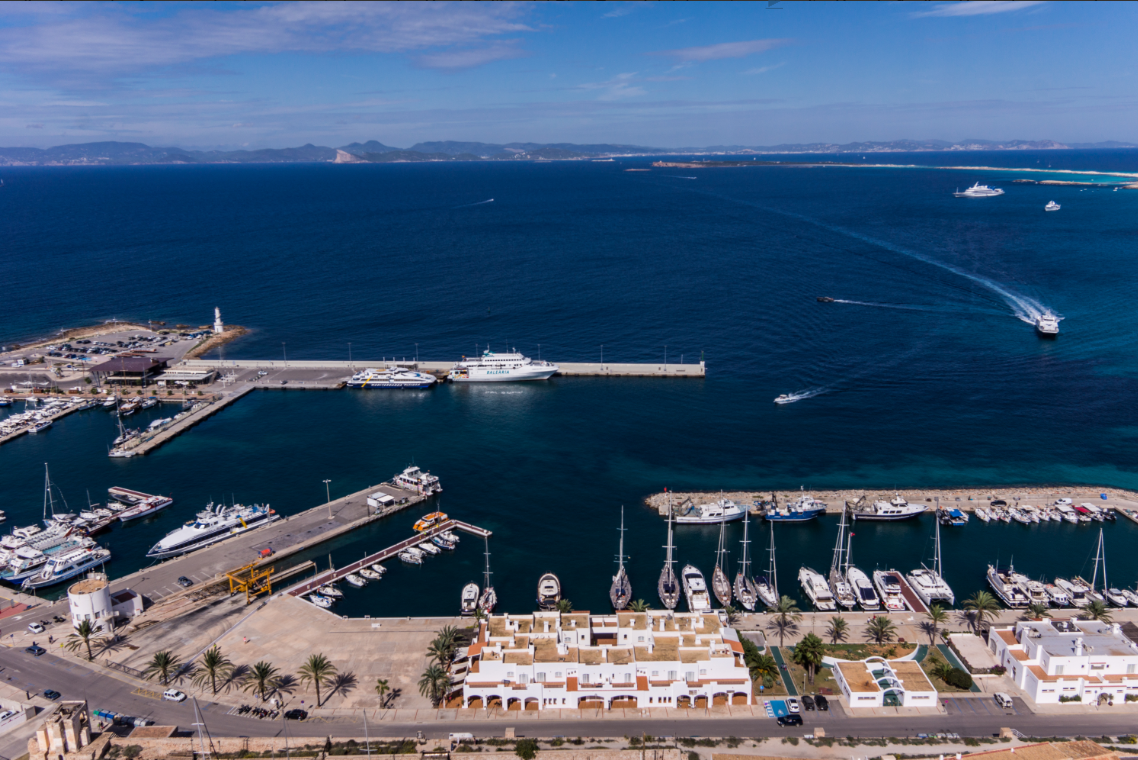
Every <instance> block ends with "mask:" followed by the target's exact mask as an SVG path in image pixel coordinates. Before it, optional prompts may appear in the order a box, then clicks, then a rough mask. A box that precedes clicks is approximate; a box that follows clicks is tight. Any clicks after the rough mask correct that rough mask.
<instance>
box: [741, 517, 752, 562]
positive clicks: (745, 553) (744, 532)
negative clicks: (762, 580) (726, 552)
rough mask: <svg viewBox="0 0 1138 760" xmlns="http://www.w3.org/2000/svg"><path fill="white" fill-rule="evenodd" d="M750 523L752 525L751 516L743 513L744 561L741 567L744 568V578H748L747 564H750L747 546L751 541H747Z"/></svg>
mask: <svg viewBox="0 0 1138 760" xmlns="http://www.w3.org/2000/svg"><path fill="white" fill-rule="evenodd" d="M748 523H750V515H749V514H748V513H746V512H744V513H743V561H742V562H741V563H740V565H741V566H742V568H743V576H744V577H746V576H747V564H748V560H747V544H749V543H750V541H748V540H747V525H748Z"/></svg>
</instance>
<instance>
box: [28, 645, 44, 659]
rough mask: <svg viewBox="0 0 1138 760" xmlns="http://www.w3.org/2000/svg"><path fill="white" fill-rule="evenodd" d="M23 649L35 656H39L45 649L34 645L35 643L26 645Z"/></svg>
mask: <svg viewBox="0 0 1138 760" xmlns="http://www.w3.org/2000/svg"><path fill="white" fill-rule="evenodd" d="M24 651H25V652H27V653H28V654H31V655H35V656H36V657H39V656H40V655H41V654H43V653H44V652H46V651H47V650H46V649H44V648H43V647H40V646H36V645H35V644H32V645H31V646H30V647H28V648H27V649H25V650H24Z"/></svg>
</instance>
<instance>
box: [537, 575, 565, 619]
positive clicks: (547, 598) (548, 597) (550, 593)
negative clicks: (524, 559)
mask: <svg viewBox="0 0 1138 760" xmlns="http://www.w3.org/2000/svg"><path fill="white" fill-rule="evenodd" d="M559 601H561V581H560V580H558V578H557V576H556V575H554V574H553V573H546V574H545V575H543V576H541V578H540V579H538V581H537V606H538V608H539V609H543V610H552V609H556V607H557V603H558V602H559Z"/></svg>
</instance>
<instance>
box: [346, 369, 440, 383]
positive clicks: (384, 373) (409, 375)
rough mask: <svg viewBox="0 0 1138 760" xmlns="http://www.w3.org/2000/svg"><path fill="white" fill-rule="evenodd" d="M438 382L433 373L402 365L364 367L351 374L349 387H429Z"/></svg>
mask: <svg viewBox="0 0 1138 760" xmlns="http://www.w3.org/2000/svg"><path fill="white" fill-rule="evenodd" d="M436 382H438V381H437V380H436V378H435V376H434V375H428V374H427V373H426V372H413V371H411V370H409V369H403V368H402V367H388V368H387V369H365V370H362V371H360V372H357V373H356V374H354V375H352V379H351V380H349V381H348V382H347V386H348V387H349V388H430V387H431V386H432V385H434V384H435V383H436Z"/></svg>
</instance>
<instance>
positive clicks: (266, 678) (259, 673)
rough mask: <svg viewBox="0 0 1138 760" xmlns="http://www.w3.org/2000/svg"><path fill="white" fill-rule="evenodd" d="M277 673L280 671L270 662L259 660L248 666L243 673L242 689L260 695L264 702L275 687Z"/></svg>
mask: <svg viewBox="0 0 1138 760" xmlns="http://www.w3.org/2000/svg"><path fill="white" fill-rule="evenodd" d="M279 674H280V671H279V670H278V669H277V668H274V667H273V665H272V663H270V662H266V661H265V660H261V661H260V662H258V663H256V664H254V665H253V667H251V668H249V672H248V673H246V674H245V683H244V684H243V686H244V689H245V691H251V692H253V693H254V694H256V695H258V696H260V697H261V701H262V702H264V701H265V700H266V699H268V698H269V694H271V693H272V692H273V691H274V690H275V689H276V688H277V678H278V676H279Z"/></svg>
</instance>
